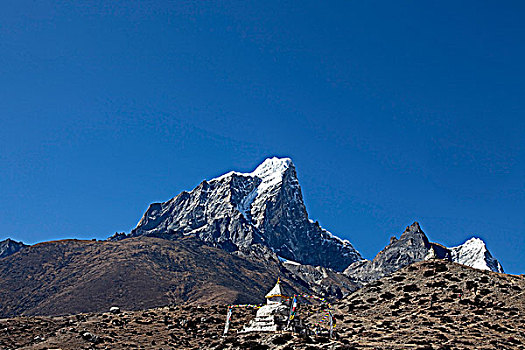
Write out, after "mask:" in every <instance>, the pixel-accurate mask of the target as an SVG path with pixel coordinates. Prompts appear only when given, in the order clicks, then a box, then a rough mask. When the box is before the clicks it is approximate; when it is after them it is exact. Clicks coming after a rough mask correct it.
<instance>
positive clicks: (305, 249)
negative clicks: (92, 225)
mask: <svg viewBox="0 0 525 350" xmlns="http://www.w3.org/2000/svg"><path fill="white" fill-rule="evenodd" d="M141 235H146V236H157V237H163V238H170V237H176V236H182V235H195V236H196V237H198V238H199V239H201V240H202V241H204V242H206V243H207V244H210V245H213V246H217V247H220V248H223V249H225V250H227V251H230V252H234V251H241V252H243V253H249V251H250V249H251V247H252V246H253V245H254V244H260V245H264V246H266V247H269V248H270V249H271V250H272V251H274V252H275V253H276V254H278V255H279V256H281V257H283V258H285V259H288V260H293V261H297V262H300V263H302V264H308V265H313V266H323V267H328V268H332V269H334V270H336V271H343V270H344V269H345V268H346V267H347V266H348V265H349V264H351V263H353V262H355V261H358V260H361V256H360V255H359V253H358V252H357V251H356V250H355V249H354V248H353V247H352V245H351V244H350V243H349V242H348V241H345V240H342V239H339V238H338V237H335V236H334V235H332V234H331V233H330V232H328V231H326V230H324V229H323V228H321V227H320V226H319V224H318V223H314V222H311V221H310V220H309V219H308V213H307V211H306V207H305V205H304V202H303V198H302V193H301V187H300V185H299V181H298V180H297V174H296V171H295V167H294V165H293V163H292V161H291V160H290V159H288V158H283V159H278V158H271V159H267V160H265V161H264V162H263V163H262V164H261V165H259V166H258V167H257V169H255V170H254V171H253V172H252V173H237V172H230V173H228V174H225V175H223V176H220V177H218V178H216V179H212V180H210V181H203V182H202V183H201V184H200V185H199V186H197V187H196V188H195V189H194V190H192V191H191V192H182V193H181V194H179V195H178V196H177V197H175V198H173V199H171V200H169V201H167V202H164V203H154V204H152V205H151V206H150V207H149V208H148V210H147V211H146V213H145V214H144V216H143V217H142V219H141V220H140V222H139V224H138V225H137V227H136V228H135V229H134V230H133V231H132V232H131V236H141ZM115 238H122V237H119V236H116V237H114V239H115Z"/></svg>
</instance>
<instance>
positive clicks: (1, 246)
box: [0, 238, 27, 259]
mask: <svg viewBox="0 0 525 350" xmlns="http://www.w3.org/2000/svg"><path fill="white" fill-rule="evenodd" d="M25 247H27V245H25V244H24V243H22V242H17V241H13V240H12V239H10V238H8V239H6V240H4V241H0V259H1V258H5V257H6V256H9V255H11V254H14V253H16V252H18V251H19V250H20V249H23V248H25Z"/></svg>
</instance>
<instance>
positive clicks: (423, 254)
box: [344, 222, 451, 284]
mask: <svg viewBox="0 0 525 350" xmlns="http://www.w3.org/2000/svg"><path fill="white" fill-rule="evenodd" d="M429 258H439V259H446V260H451V258H450V251H449V250H448V249H447V248H445V247H443V246H441V245H438V244H435V243H430V242H429V241H428V238H427V236H426V235H425V233H424V232H423V231H422V230H421V227H419V223H417V222H414V223H413V224H412V225H410V226H408V227H407V228H406V230H405V232H403V234H402V235H401V237H400V238H399V239H396V238H395V237H393V238H391V239H390V244H389V245H387V246H386V247H385V249H383V250H382V251H380V252H379V253H378V254H377V255H376V257H375V258H374V260H372V261H369V260H362V261H358V262H355V263H353V264H352V265H350V266H349V267H348V268H347V269H346V270H345V271H344V274H345V275H347V276H349V277H350V278H351V279H353V280H355V281H356V282H358V283H360V284H365V283H367V282H370V281H374V280H377V279H380V278H381V277H383V276H386V275H389V274H391V273H393V272H395V271H397V270H399V269H400V268H402V267H404V266H407V265H410V264H412V263H414V262H417V261H421V260H425V259H429Z"/></svg>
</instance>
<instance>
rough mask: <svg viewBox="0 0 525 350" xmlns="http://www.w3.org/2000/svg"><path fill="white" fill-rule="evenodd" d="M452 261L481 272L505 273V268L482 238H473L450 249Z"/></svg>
mask: <svg viewBox="0 0 525 350" xmlns="http://www.w3.org/2000/svg"><path fill="white" fill-rule="evenodd" d="M450 252H451V257H452V261H454V262H457V263H460V264H463V265H467V266H470V267H474V268H477V269H481V270H490V271H495V272H503V267H502V266H501V264H500V263H499V261H498V260H496V259H495V258H494V257H493V256H492V254H490V252H489V251H488V249H487V246H486V245H485V242H484V241H483V240H482V239H481V238H477V237H472V238H471V239H469V240H468V241H466V242H465V243H463V244H461V245H459V246H457V247H452V248H450Z"/></svg>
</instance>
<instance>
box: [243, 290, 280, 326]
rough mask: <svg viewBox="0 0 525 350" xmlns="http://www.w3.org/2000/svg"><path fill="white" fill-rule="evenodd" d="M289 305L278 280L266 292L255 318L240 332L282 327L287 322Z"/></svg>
mask: <svg viewBox="0 0 525 350" xmlns="http://www.w3.org/2000/svg"><path fill="white" fill-rule="evenodd" d="M289 312H290V307H289V305H288V300H287V297H285V296H284V295H283V292H282V288H281V284H280V281H279V280H277V283H276V284H275V287H273V288H272V290H270V292H268V294H266V305H264V306H263V307H261V308H260V309H259V310H257V314H256V316H255V319H254V320H253V321H251V322H250V323H249V324H248V325H247V326H245V327H244V329H242V330H241V333H245V332H275V331H279V330H282V329H284V327H286V324H287V322H288V316H289Z"/></svg>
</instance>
